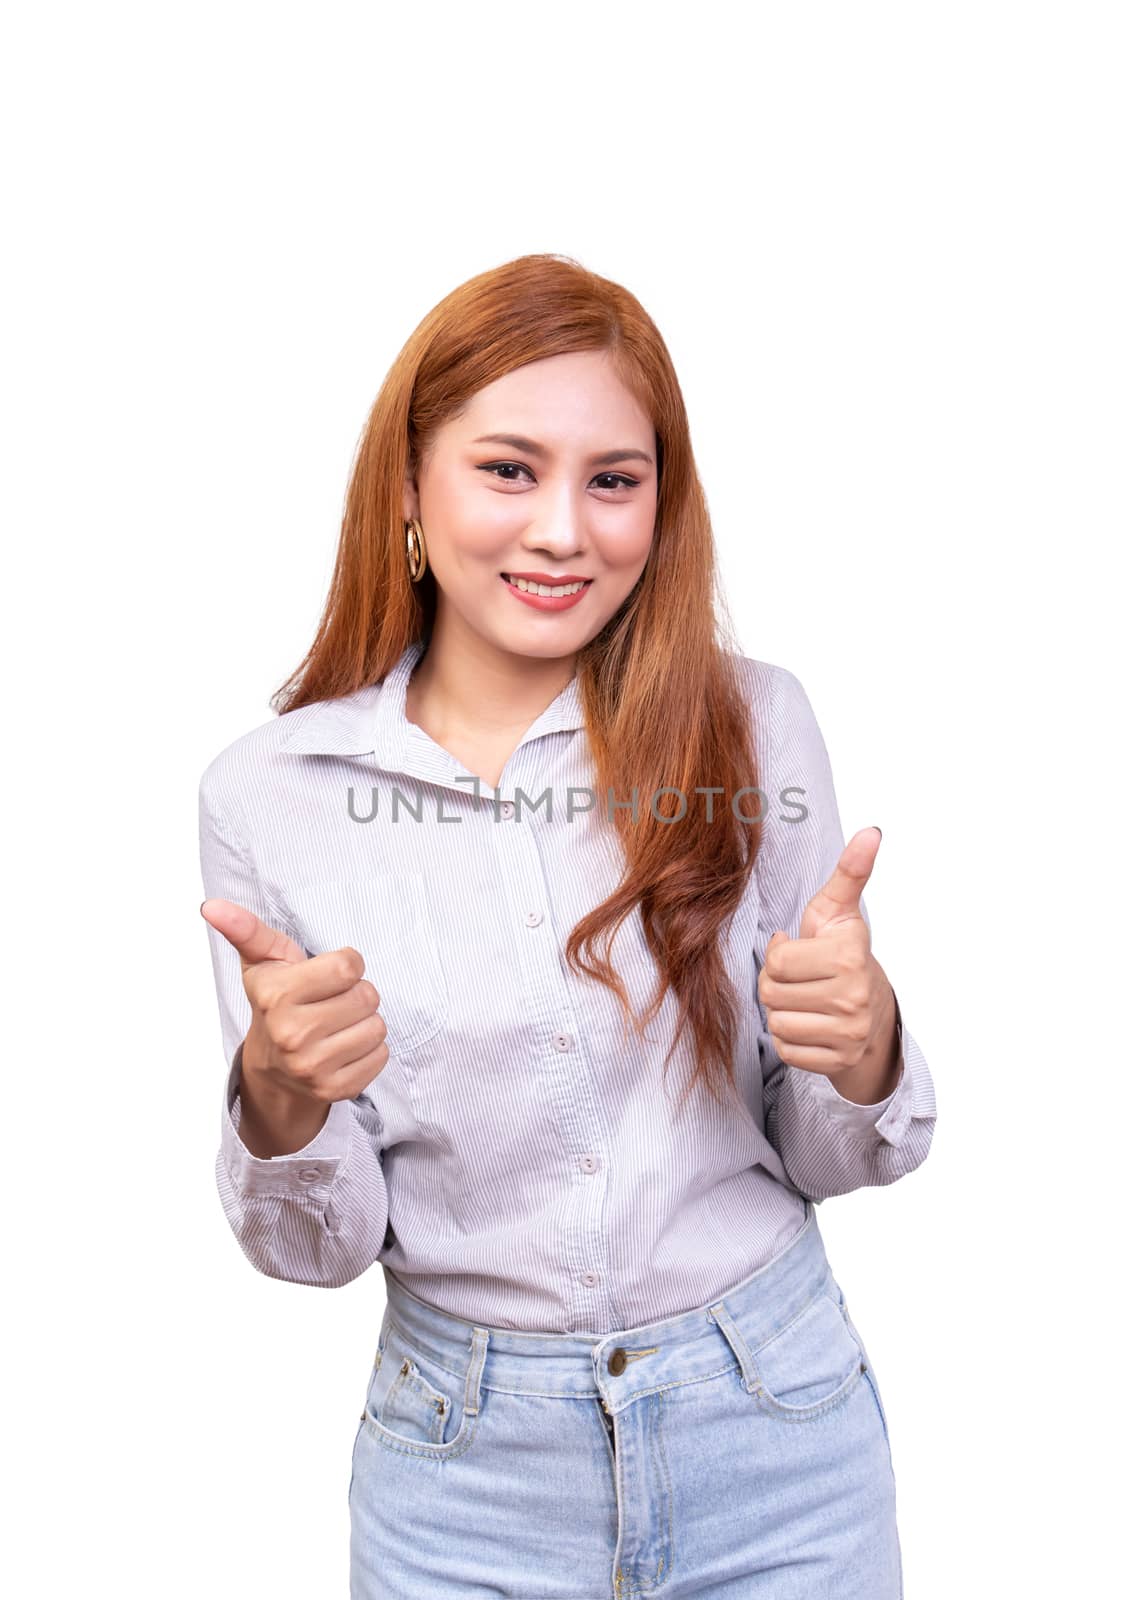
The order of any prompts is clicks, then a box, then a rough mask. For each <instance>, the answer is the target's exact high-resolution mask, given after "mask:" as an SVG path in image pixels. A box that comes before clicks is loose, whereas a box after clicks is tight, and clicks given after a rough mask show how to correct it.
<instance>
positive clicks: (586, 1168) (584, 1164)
mask: <svg viewBox="0 0 1148 1600" xmlns="http://www.w3.org/2000/svg"><path fill="white" fill-rule="evenodd" d="M579 1165H580V1166H581V1168H582V1171H583V1172H597V1170H598V1157H597V1156H583V1157H582V1160H581V1162H580V1163H579Z"/></svg>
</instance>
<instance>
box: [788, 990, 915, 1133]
mask: <svg viewBox="0 0 1148 1600" xmlns="http://www.w3.org/2000/svg"><path fill="white" fill-rule="evenodd" d="M919 1055H920V1051H919V1048H918V1046H917V1044H916V1041H915V1040H914V1039H913V1037H912V1035H911V1034H909V1033H907V1032H906V1030H905V1029H904V1027H903V1026H902V1024H901V1008H900V1006H899V1005H898V1007H897V1082H896V1084H895V1085H894V1087H893V1090H892V1092H891V1093H890V1094H887V1095H886V1096H885V1098H884V1100H877V1101H874V1103H873V1104H872V1105H868V1106H866V1105H858V1104H857V1102H856V1101H855V1100H847V1099H846V1098H845V1096H844V1095H843V1094H839V1093H838V1092H837V1089H836V1087H835V1086H834V1083H833V1079H832V1078H830V1077H828V1076H827V1075H826V1074H825V1073H824V1072H802V1071H800V1070H799V1069H796V1068H793V1067H791V1068H790V1069H789V1073H790V1078H791V1079H792V1080H794V1086H795V1088H796V1086H797V1084H798V1083H800V1084H802V1085H803V1088H804V1092H805V1093H806V1094H808V1095H809V1096H810V1098H811V1099H812V1100H814V1101H815V1102H816V1103H817V1105H818V1106H819V1107H820V1108H821V1110H822V1111H823V1112H824V1114H825V1115H826V1116H827V1117H828V1118H829V1119H830V1120H831V1121H832V1122H833V1123H835V1124H836V1125H837V1126H838V1127H841V1128H845V1129H847V1130H848V1131H849V1132H850V1133H851V1134H852V1135H854V1136H855V1137H857V1138H862V1139H866V1138H867V1139H872V1138H874V1137H876V1138H878V1139H881V1140H883V1141H884V1142H885V1143H886V1144H890V1145H899V1144H900V1143H901V1141H902V1139H903V1138H904V1137H905V1135H906V1133H907V1132H908V1130H909V1124H910V1122H911V1121H912V1120H913V1105H914V1100H915V1099H916V1088H917V1083H918V1078H919V1073H915V1072H914V1070H913V1068H914V1062H915V1059H916V1057H918V1056H919ZM797 1092H799V1093H800V1092H801V1090H798V1091H797Z"/></svg>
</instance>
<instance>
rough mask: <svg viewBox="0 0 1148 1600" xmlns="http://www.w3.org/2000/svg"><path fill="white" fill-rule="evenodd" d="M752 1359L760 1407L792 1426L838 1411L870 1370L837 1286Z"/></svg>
mask: <svg viewBox="0 0 1148 1600" xmlns="http://www.w3.org/2000/svg"><path fill="white" fill-rule="evenodd" d="M751 1355H752V1357H753V1364H754V1366H755V1368H756V1369H757V1377H758V1380H759V1384H758V1387H757V1389H756V1393H755V1398H756V1400H757V1402H758V1404H759V1405H760V1406H762V1407H763V1409H764V1410H766V1411H768V1412H769V1413H770V1415H772V1416H775V1417H779V1418H781V1419H783V1420H784V1421H786V1422H809V1421H812V1420H813V1419H814V1418H815V1417H820V1416H824V1415H825V1413H826V1412H828V1411H832V1410H833V1409H834V1407H836V1406H838V1405H840V1404H841V1402H842V1401H843V1400H845V1399H846V1398H847V1396H848V1395H850V1394H851V1393H852V1392H853V1390H854V1388H855V1387H856V1385H857V1383H858V1380H859V1379H860V1378H861V1377H862V1375H863V1374H864V1372H865V1370H866V1361H865V1352H864V1350H863V1348H862V1346H861V1343H860V1341H859V1340H858V1338H857V1337H856V1335H855V1334H854V1332H853V1328H852V1325H851V1323H850V1322H849V1318H848V1314H847V1313H846V1310H845V1304H844V1301H843V1299H842V1298H841V1296H840V1291H839V1290H838V1289H837V1288H836V1285H834V1284H833V1283H832V1282H831V1283H830V1285H829V1287H828V1288H826V1289H824V1290H822V1291H820V1292H819V1293H818V1294H815V1295H814V1296H813V1298H812V1299H811V1300H810V1302H809V1304H808V1305H807V1306H805V1307H804V1309H803V1310H802V1311H800V1312H799V1313H798V1315H797V1316H796V1317H794V1319H793V1321H792V1322H790V1323H788V1324H787V1325H786V1326H785V1327H784V1328H782V1330H781V1331H780V1333H777V1334H774V1336H773V1337H772V1338H771V1339H768V1340H767V1341H766V1342H765V1344H763V1345H761V1346H759V1348H758V1349H756V1350H754V1351H752V1352H751Z"/></svg>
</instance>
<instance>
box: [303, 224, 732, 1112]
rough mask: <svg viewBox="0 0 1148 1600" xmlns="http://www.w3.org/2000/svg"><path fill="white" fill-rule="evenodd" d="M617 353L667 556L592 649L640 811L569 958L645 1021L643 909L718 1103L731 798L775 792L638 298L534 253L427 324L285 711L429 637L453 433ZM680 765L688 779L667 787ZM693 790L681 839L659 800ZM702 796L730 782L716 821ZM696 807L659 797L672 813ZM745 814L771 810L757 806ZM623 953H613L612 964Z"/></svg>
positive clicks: (383, 403) (662, 970)
mask: <svg viewBox="0 0 1148 1600" xmlns="http://www.w3.org/2000/svg"><path fill="white" fill-rule="evenodd" d="M578 350H605V351H609V353H610V355H611V357H612V359H613V361H614V364H615V368H616V370H617V372H618V375H619V377H620V379H621V381H622V382H623V383H624V384H625V385H626V386H627V387H628V388H629V390H630V391H631V393H632V394H633V395H634V396H635V398H636V399H637V400H638V401H639V403H640V404H641V405H642V406H643V407H644V409H645V411H646V413H647V415H648V416H649V417H650V419H651V421H652V423H653V427H654V432H655V437H656V441H657V467H658V492H657V511H656V518H655V527H654V537H653V545H652V548H651V551H650V556H649V559H648V561H647V563H646V566H645V569H644V570H643V573H642V576H641V578H640V579H639V580H638V582H637V584H636V585H635V587H634V589H633V590H632V591H631V593H630V594H629V595H628V596H627V598H626V600H625V602H624V603H623V605H622V606H621V607H620V609H619V610H618V612H617V613H616V614H615V615H614V616H613V617H612V618H611V619H610V621H609V622H608V623H607V625H606V626H605V627H604V628H603V629H602V630H601V632H600V633H599V634H598V635H597V636H596V637H595V638H594V639H592V640H591V641H590V642H589V643H588V644H587V645H586V646H585V647H584V648H583V649H582V651H581V652H580V654H579V658H578V667H579V673H580V677H581V682H582V690H581V693H582V707H583V712H584V715H585V719H586V733H587V738H588V742H589V751H590V755H591V759H592V762H593V767H594V772H595V777H596V781H597V786H598V804H600V805H603V806H604V805H605V803H606V795H607V791H608V790H609V789H610V788H612V789H613V792H614V795H615V796H620V797H628V796H630V794H631V792H632V791H633V790H634V789H636V790H637V793H638V797H639V800H640V801H641V802H642V803H641V804H640V805H639V806H638V807H637V808H636V809H637V813H638V814H637V817H636V818H635V817H634V816H633V814H632V812H631V810H630V809H629V808H628V807H625V806H619V807H618V809H617V810H616V811H615V812H614V825H615V826H616V827H617V829H618V830H619V835H620V838H621V842H622V847H623V850H624V853H625V859H626V862H627V870H626V873H625V876H624V878H623V880H622V882H621V883H620V884H619V885H618V887H617V888H616V889H615V890H614V892H613V893H612V894H611V895H610V896H609V897H608V898H607V899H606V900H604V901H603V902H602V904H601V905H599V906H597V907H595V909H594V910H592V911H590V912H588V913H587V915H586V916H584V917H583V918H582V919H581V920H580V921H579V922H578V923H577V924H576V925H575V927H574V928H573V929H572V930H571V933H570V937H569V939H568V941H567V945H566V957H567V960H568V961H569V962H570V963H571V964H572V965H573V966H575V967H577V968H578V969H579V970H580V971H581V972H583V973H585V974H587V975H588V976H590V977H592V978H594V979H596V980H597V981H599V982H601V983H604V984H606V985H607V987H609V988H610V989H611V990H612V991H613V992H614V994H615V995H616V996H617V997H618V1000H619V1001H620V1003H621V1005H622V1008H623V1011H624V1014H625V1017H626V1020H627V1022H628V1023H629V1024H630V1025H635V1019H634V1016H633V1011H632V1008H631V1005H630V1001H629V997H628V996H627V994H626V990H625V986H624V984H623V982H622V980H621V979H620V978H619V976H618V974H617V973H616V972H615V970H614V967H613V965H612V963H611V960H610V955H609V938H608V936H609V935H611V934H612V931H613V930H614V929H615V928H616V927H617V925H618V924H619V923H620V922H621V921H622V920H623V918H625V917H626V916H627V915H628V914H629V913H630V911H631V910H633V908H634V907H635V906H638V907H640V916H641V919H642V926H643V929H644V933H645V938H646V942H647V944H648V947H649V951H650V955H651V957H652V958H653V960H654V962H655V963H656V965H657V969H658V972H659V976H660V982H659V986H658V988H657V991H656V993H655V995H654V998H653V1000H652V1001H651V1003H650V1005H649V1006H648V1007H647V1008H646V1010H645V1011H644V1012H643V1013H642V1016H641V1018H639V1019H638V1020H637V1023H636V1026H637V1027H638V1028H639V1029H640V1030H644V1029H645V1027H646V1026H647V1025H648V1023H649V1021H650V1020H651V1019H652V1018H653V1016H654V1015H655V1014H656V1012H657V1011H658V1009H659V1008H660V1006H661V1003H662V1000H663V998H664V996H665V994H666V992H667V990H668V989H671V988H672V989H673V991H674V993H675V995H676V997H677V1000H678V1005H679V1010H680V1016H679V1021H678V1025H677V1028H676V1030H675V1033H674V1036H673V1041H672V1043H671V1046H670V1054H671V1055H672V1053H673V1050H674V1049H675V1048H676V1046H677V1044H678V1041H679V1039H680V1038H681V1036H682V1033H683V1031H684V1030H685V1029H686V1028H687V1027H688V1028H689V1029H690V1031H691V1033H692V1037H693V1043H694V1052H695V1058H696V1063H697V1064H696V1068H695V1071H694V1073H693V1076H692V1077H691V1079H690V1081H689V1084H688V1086H687V1093H688V1092H689V1091H690V1090H692V1089H693V1087H694V1085H695V1083H696V1082H697V1081H698V1080H699V1079H701V1080H704V1082H705V1084H706V1086H707V1087H708V1088H709V1089H710V1091H711V1092H712V1093H714V1094H715V1095H716V1094H719V1093H720V1092H721V1091H722V1089H723V1085H728V1084H732V1081H733V1069H732V1063H731V1057H732V1051H733V1042H734V1036H735V1030H736V1026H737V1022H736V1019H737V1011H738V1009H739V1002H738V997H737V996H735V994H734V993H733V988H732V985H731V983H730V981H729V978H728V976H727V975H726V972H725V969H724V966H723V963H722V960H721V955H720V950H719V945H720V934H721V930H722V928H723V925H724V924H725V922H726V921H727V919H728V917H729V916H730V915H731V914H732V912H733V911H734V909H735V908H736V906H737V904H738V902H739V900H740V898H741V896H742V894H743V892H744V889H745V886H746V883H747V881H748V878H749V874H750V872H751V871H752V869H753V863H754V860H755V858H756V856H757V852H758V850H759V848H760V847H761V827H762V824H761V820H760V816H761V814H762V811H761V808H758V809H757V812H756V814H755V816H754V817H753V819H752V820H746V821H742V820H740V819H739V818H738V817H737V816H736V814H735V813H734V811H733V809H732V807H731V805H730V804H729V797H731V796H732V795H734V794H735V793H736V791H738V790H739V789H746V788H752V787H753V786H754V785H756V784H757V783H758V776H757V771H756V762H755V755H754V749H753V739H752V732H751V728H750V721H749V713H748V708H747V706H746V704H745V702H744V701H743V699H742V697H741V695H740V693H739V691H738V687H737V684H736V682H735V678H734V668H733V664H732V660H731V656H730V652H731V651H732V650H734V649H736V644H735V641H734V639H733V630H732V627H731V626H730V623H729V619H728V613H727V611H726V607H725V602H724V599H723V598H722V597H721V595H720V593H719V590H718V585H717V578H716V563H715V552H714V538H713V529H712V526H711V524H710V518H709V511H708V509H707V506H706V501H705V495H704V493H703V490H702V485H701V481H700V478H699V476H698V471H697V466H696V463H695V461H694V456H693V449H692V445H691V442H690V433H689V424H688V421H687V418H686V409H685V403H684V401H683V399H682V393H681V389H680V388H679V385H678V380H677V375H676V373H675V371H674V367H673V363H672V362H671V360H670V355H669V352H668V350H667V349H666V346H665V344H664V342H663V340H662V337H661V335H660V333H659V332H658V330H657V328H656V327H655V326H654V323H653V321H652V320H651V318H650V316H649V315H648V313H647V312H646V311H645V310H644V309H643V307H642V306H641V305H640V303H639V302H638V300H637V299H635V297H634V296H633V295H632V294H631V293H630V292H629V291H628V290H626V289H624V288H623V287H622V286H621V285H620V284H617V283H613V282H611V281H610V280H609V279H607V278H602V277H599V276H598V275H597V274H596V273H593V272H591V271H589V270H588V269H587V268H586V267H584V266H582V265H581V264H580V263H579V262H576V261H574V260H571V259H570V258H569V257H566V256H559V255H527V256H520V257H519V258H518V259H517V260H513V261H508V262H506V263H505V264H504V265H502V266H499V267H495V268H494V269H493V270H491V271H489V272H483V273H480V274H479V275H478V276H477V277H474V278H471V279H469V280H468V281H467V282H466V283H463V284H461V285H460V286H459V287H458V288H457V289H455V290H453V291H452V293H450V294H448V295H447V296H446V298H445V299H443V300H441V301H440V302H439V304H438V305H436V306H435V307H434V309H433V310H432V311H430V312H429V313H428V314H427V315H426V316H425V317H424V318H423V320H422V322H420V323H419V325H418V327H417V328H416V329H415V331H414V332H413V333H412V334H411V336H410V338H409V339H408V340H407V342H406V344H405V345H404V346H403V348H402V350H401V351H400V352H399V354H398V356H397V358H396V360H395V361H394V363H393V365H392V366H391V368H390V371H389V372H388V373H387V375H386V378H385V380H384V382H383V386H382V388H381V389H380V390H379V393H378V395H377V397H376V399H375V402H374V404H373V406H372V407H371V411H370V415H369V416H368V418H367V421H366V424H365V426H364V428H363V431H362V434H361V436H360V439H359V443H358V448H357V451H356V455H355V461H354V465H353V468H352V473H351V477H350V480H349V483H348V488H347V495H346V504H345V507H344V511H343V518H342V530H341V534H340V539H339V547H338V552H337V555H336V559H335V570H334V575H333V577H332V581H331V587H330V591H329V593H328V596H327V601H326V605H325V607H324V610H323V614H322V617H321V619H320V622H319V625H318V628H317V630H316V636H315V640H314V643H313V644H312V646H311V648H310V650H309V651H308V653H307V655H306V657H305V658H304V660H303V662H302V664H301V665H300V666H299V667H298V668H297V669H296V671H295V672H294V673H293V674H292V675H291V677H290V678H289V679H288V680H287V682H286V683H285V684H283V685H282V686H281V687H280V688H279V689H278V690H277V691H276V693H275V696H274V698H273V700H272V706H273V709H275V710H276V711H277V712H280V713H283V712H287V711H293V710H295V709H297V708H298V707H299V706H304V705H308V704H310V703H311V702H312V701H316V700H328V699H334V698H338V697H340V696H342V695H346V694H350V693H352V692H353V691H354V690H356V689H358V688H361V687H363V686H364V685H366V684H374V683H377V682H379V681H380V679H382V678H383V677H384V676H385V675H386V673H387V672H388V671H389V670H390V668H391V667H392V666H393V665H394V663H395V662H396V661H397V659H398V657H399V656H400V655H401V654H402V652H403V650H404V649H405V648H406V647H407V646H408V645H410V644H412V643H414V642H415V641H417V640H420V639H423V638H425V637H427V636H428V635H429V631H430V629H431V627H432V625H433V621H434V604H435V584H434V579H433V576H432V574H431V573H430V570H429V568H428V570H427V573H426V575H425V577H424V578H423V580H422V581H421V582H420V583H419V584H417V585H416V584H412V582H411V580H410V574H409V572H408V569H407V554H406V541H405V534H404V527H403V501H402V492H403V481H404V477H405V475H406V472H407V470H408V466H411V467H413V469H414V471H415V472H416V473H417V470H418V463H419V461H420V459H421V456H422V453H423V451H424V450H425V449H426V446H427V444H428V443H429V441H430V439H431V438H432V436H433V435H434V433H435V430H436V429H437V428H438V427H439V426H440V425H441V424H442V423H444V422H445V421H446V420H447V419H448V418H451V417H452V416H454V415H455V414H456V413H457V412H458V411H459V410H460V409H461V408H462V407H463V406H464V405H465V404H466V402H467V401H468V400H469V399H470V397H471V396H472V395H473V394H475V393H476V392H477V391H478V390H479V389H482V388H483V387H485V385H487V384H489V383H493V382H494V381H495V380H496V379H498V378H500V377H502V376H503V375H504V374H505V373H508V372H511V371H513V370H514V369H515V368H517V367H520V366H523V365H525V364H526V363H527V362H531V361H539V360H542V359H544V358H545V357H547V356H555V355H561V354H564V353H566V352H569V351H578ZM667 752H672V765H673V769H674V770H673V773H672V775H670V776H667V771H666V769H667ZM667 783H672V784H674V785H675V786H676V787H677V788H679V789H681V790H682V791H683V794H684V795H685V797H686V799H687V801H688V805H687V807H686V809H685V814H684V816H683V818H682V820H680V821H677V822H674V823H672V824H671V825H667V823H666V822H664V821H659V820H658V819H657V818H656V817H655V816H654V815H653V814H652V812H651V810H650V807H649V804H648V802H647V799H646V797H648V796H652V795H653V794H654V793H655V791H657V790H658V789H662V788H664V786H665V785H666V784H667ZM695 785H698V786H706V787H714V788H720V789H721V790H722V792H723V794H724V797H725V798H724V800H723V799H721V798H720V797H719V798H718V800H717V801H716V803H715V804H714V806H713V813H712V821H708V822H707V820H706V817H705V808H704V806H702V805H701V804H699V802H698V800H697V798H696V796H695ZM679 804H680V802H677V801H676V800H675V799H669V800H666V799H663V800H661V801H660V802H659V806H660V807H661V809H662V812H663V815H664V816H672V815H674V813H675V811H676V809H677V807H678V805H679ZM744 809H745V810H746V811H750V812H752V811H754V808H753V807H752V805H751V806H745V807H744ZM603 941H605V942H606V951H605V954H604V956H603V955H599V954H598V953H597V951H598V949H599V948H600V946H601V944H602V943H603Z"/></svg>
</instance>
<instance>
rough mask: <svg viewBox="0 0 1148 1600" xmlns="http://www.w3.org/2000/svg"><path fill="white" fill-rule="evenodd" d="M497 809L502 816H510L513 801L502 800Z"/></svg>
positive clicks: (512, 811)
mask: <svg viewBox="0 0 1148 1600" xmlns="http://www.w3.org/2000/svg"><path fill="white" fill-rule="evenodd" d="M498 809H499V810H500V811H501V812H502V815H503V816H504V817H512V816H513V815H514V801H513V800H504V801H503V802H502V804H501V805H500V806H499V808H498Z"/></svg>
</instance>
